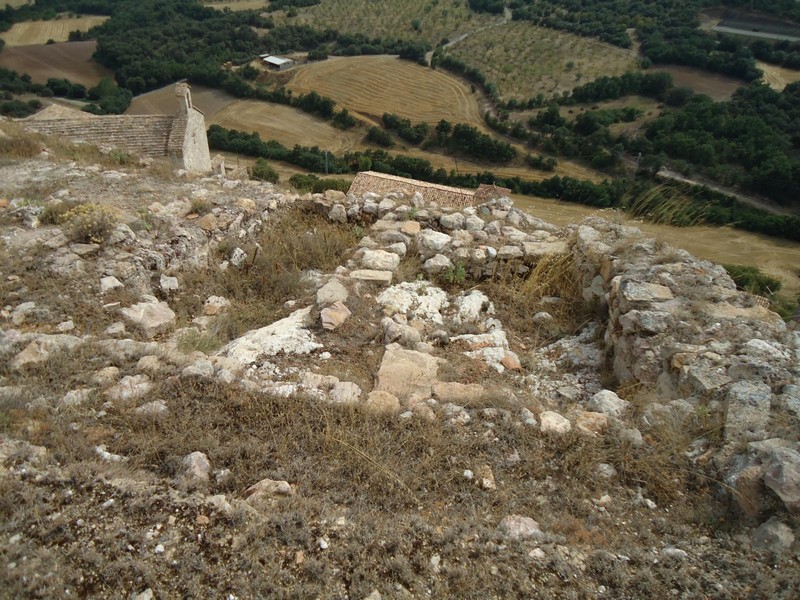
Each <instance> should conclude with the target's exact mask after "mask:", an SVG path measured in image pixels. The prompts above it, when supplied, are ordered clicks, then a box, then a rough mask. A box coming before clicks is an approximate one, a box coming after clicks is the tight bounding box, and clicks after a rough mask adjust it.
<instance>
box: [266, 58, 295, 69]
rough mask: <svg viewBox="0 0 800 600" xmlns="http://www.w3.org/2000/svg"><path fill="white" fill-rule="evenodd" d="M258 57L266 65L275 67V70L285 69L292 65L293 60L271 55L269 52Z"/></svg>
mask: <svg viewBox="0 0 800 600" xmlns="http://www.w3.org/2000/svg"><path fill="white" fill-rule="evenodd" d="M260 58H261V60H263V61H264V63H265V64H266V65H268V66H269V67H271V68H273V69H275V70H276V71H286V70H287V69H291V68H292V67H293V66H294V61H293V60H292V59H291V58H284V57H282V56H272V55H271V54H262V55H261V57H260Z"/></svg>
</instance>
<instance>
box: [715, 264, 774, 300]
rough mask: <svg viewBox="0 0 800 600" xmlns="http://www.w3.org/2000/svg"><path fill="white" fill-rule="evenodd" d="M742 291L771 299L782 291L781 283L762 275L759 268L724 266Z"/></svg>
mask: <svg viewBox="0 0 800 600" xmlns="http://www.w3.org/2000/svg"><path fill="white" fill-rule="evenodd" d="M722 266H723V267H725V270H726V271H727V272H728V275H730V276H731V279H733V281H734V282H735V283H736V287H737V288H739V289H740V290H744V291H746V292H750V293H751V294H756V295H757V296H766V297H767V298H771V297H772V296H773V295H774V294H775V292H777V291H779V290H780V289H781V282H780V281H779V280H778V279H775V278H774V277H770V276H769V275H767V274H765V273H762V272H761V270H760V269H759V268H758V267H748V266H744V265H722Z"/></svg>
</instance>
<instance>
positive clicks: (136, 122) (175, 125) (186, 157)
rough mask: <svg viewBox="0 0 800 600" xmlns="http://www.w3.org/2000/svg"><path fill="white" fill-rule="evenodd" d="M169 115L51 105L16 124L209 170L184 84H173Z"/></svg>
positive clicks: (201, 127)
mask: <svg viewBox="0 0 800 600" xmlns="http://www.w3.org/2000/svg"><path fill="white" fill-rule="evenodd" d="M175 95H176V97H177V100H178V107H177V110H176V112H175V114H174V115H102V116H98V115H93V114H90V113H87V112H83V111H80V110H76V109H72V108H68V107H65V106H61V105H55V104H52V105H50V106H48V107H47V108H45V109H44V110H42V111H40V112H38V113H36V114H35V115H32V116H30V117H28V118H26V119H22V120H20V121H19V123H20V124H21V125H22V126H23V127H25V128H26V129H28V130H30V131H35V132H36V133H41V134H43V135H52V136H58V137H65V138H69V139H71V140H73V141H79V142H86V143H90V144H96V145H97V146H100V147H111V148H119V149H121V150H126V151H129V152H133V153H135V154H138V155H140V156H144V157H149V158H162V157H169V158H170V159H171V160H172V161H173V162H174V163H175V165H176V166H177V167H178V168H181V169H185V170H186V171H190V172H194V173H208V172H210V171H211V155H210V153H209V150H208V138H207V136H206V125H205V117H204V115H203V113H202V111H200V110H198V109H197V108H195V107H194V105H193V104H192V95H191V91H190V88H189V85H188V84H186V83H178V84H176V85H175Z"/></svg>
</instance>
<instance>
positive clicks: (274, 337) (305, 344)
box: [217, 306, 322, 365]
mask: <svg viewBox="0 0 800 600" xmlns="http://www.w3.org/2000/svg"><path fill="white" fill-rule="evenodd" d="M312 324H313V320H312V319H311V307H310V306H309V307H306V308H302V309H300V310H296V311H294V312H293V313H292V314H291V315H289V316H288V317H286V318H284V319H281V320H280V321H276V322H275V323H272V324H271V325H267V326H266V327H262V328H261V329H254V330H252V331H248V332H247V333H245V334H244V335H243V336H242V337H240V338H237V339H235V340H233V341H232V342H230V343H229V344H227V345H226V346H225V347H224V348H222V349H221V350H220V351H219V352H217V356H226V357H228V358H231V359H233V360H235V361H237V362H238V363H239V364H242V365H249V364H251V363H254V362H256V361H257V360H258V359H259V357H262V356H275V355H276V354H278V353H279V352H284V353H286V354H308V353H310V352H313V351H314V350H317V349H318V348H322V344H320V343H318V342H317V341H316V340H315V339H314V336H313V335H312V334H311V332H310V331H309V330H308V329H307V327H310V326H311V325H312Z"/></svg>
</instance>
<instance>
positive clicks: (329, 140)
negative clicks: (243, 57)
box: [206, 100, 361, 153]
mask: <svg viewBox="0 0 800 600" xmlns="http://www.w3.org/2000/svg"><path fill="white" fill-rule="evenodd" d="M206 125H221V126H222V127H227V128H228V129H238V130H239V131H246V132H248V133H250V132H253V131H255V132H258V134H259V135H260V136H261V138H262V139H263V140H277V141H279V142H280V143H281V144H283V145H284V146H287V147H289V148H291V147H292V146H294V145H295V144H300V145H303V146H319V147H320V148H322V149H324V150H329V151H331V152H334V153H340V152H349V151H351V150H355V149H356V148H357V146H358V145H359V144H360V142H361V134H360V133H351V132H346V131H342V130H341V129H336V128H335V127H333V126H332V125H329V124H328V123H326V122H325V121H322V120H321V119H318V118H316V117H312V116H311V115H309V114H307V113H304V112H302V111H300V110H297V109H294V108H292V107H290V106H284V105H282V104H271V103H269V102H260V101H257V100H239V101H237V102H234V103H233V104H230V105H229V106H228V107H226V108H225V109H223V110H221V111H220V112H218V113H217V114H216V115H214V117H213V118H210V119H209V118H207V119H206Z"/></svg>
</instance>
